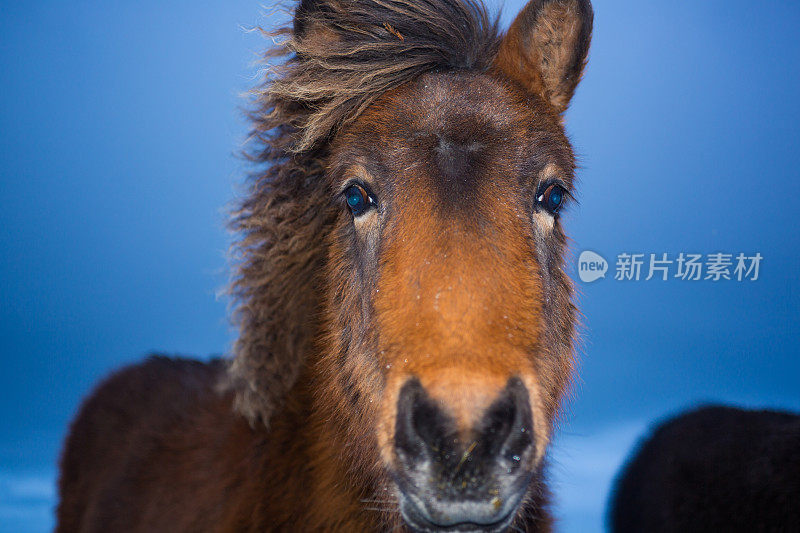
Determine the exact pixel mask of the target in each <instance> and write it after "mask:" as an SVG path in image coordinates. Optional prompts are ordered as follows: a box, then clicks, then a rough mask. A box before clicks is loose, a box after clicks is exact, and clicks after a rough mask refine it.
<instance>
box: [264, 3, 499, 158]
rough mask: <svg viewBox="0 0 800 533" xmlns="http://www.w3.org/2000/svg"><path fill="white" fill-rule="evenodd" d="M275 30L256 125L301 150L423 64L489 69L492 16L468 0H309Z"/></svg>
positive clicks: (494, 41)
mask: <svg viewBox="0 0 800 533" xmlns="http://www.w3.org/2000/svg"><path fill="white" fill-rule="evenodd" d="M272 35H273V36H275V37H278V38H281V37H282V38H283V39H284V40H283V41H282V42H280V44H278V45H276V46H275V47H274V48H273V49H271V50H270V51H268V52H267V60H268V61H269V60H270V59H272V58H275V57H284V58H285V61H284V62H283V64H281V65H278V66H276V67H273V68H271V69H270V70H271V72H272V75H271V76H270V77H269V79H267V80H266V83H265V84H264V85H263V86H262V88H261V89H260V90H259V91H257V93H256V108H257V109H256V112H255V113H254V114H253V118H254V127H255V128H254V129H255V132H254V133H255V134H256V135H257V136H259V137H263V136H272V139H271V140H270V141H269V143H270V144H275V142H276V141H280V144H281V146H282V148H283V149H285V150H288V151H293V152H302V151H306V150H310V149H313V148H314V147H318V146H320V145H322V144H324V143H325V141H327V140H329V139H330V138H331V136H332V135H334V134H335V133H336V132H337V131H338V129H339V128H341V127H342V126H343V125H344V124H347V123H349V122H351V121H352V120H353V119H355V118H356V117H357V116H358V115H359V114H360V113H361V112H362V111H363V110H364V109H365V108H366V107H367V106H368V105H369V104H370V103H372V102H373V101H374V100H375V98H377V97H378V96H380V95H381V94H382V93H384V92H385V91H387V90H390V89H393V88H395V87H398V86H399V85H401V84H403V83H404V82H406V81H408V80H410V79H412V78H414V77H416V76H418V75H419V74H421V73H424V72H427V71H431V70H434V69H462V68H463V69H475V70H485V69H487V68H488V67H489V66H490V63H491V61H492V60H493V58H494V56H495V54H496V50H497V46H498V23H497V18H496V17H490V16H489V14H488V13H487V10H486V8H485V6H484V5H483V4H482V3H481V2H480V1H475V0H431V1H428V2H416V1H409V0H322V1H316V2H310V1H309V0H306V1H304V2H302V3H301V5H300V6H299V7H298V9H297V14H296V18H295V24H294V27H293V28H283V29H280V30H278V31H276V32H274V33H273V34H272ZM287 124H289V125H291V127H289V128H286V127H285V125H287ZM276 129H280V132H279V133H278V136H277V138H276V137H275V133H274V132H275V130H276Z"/></svg>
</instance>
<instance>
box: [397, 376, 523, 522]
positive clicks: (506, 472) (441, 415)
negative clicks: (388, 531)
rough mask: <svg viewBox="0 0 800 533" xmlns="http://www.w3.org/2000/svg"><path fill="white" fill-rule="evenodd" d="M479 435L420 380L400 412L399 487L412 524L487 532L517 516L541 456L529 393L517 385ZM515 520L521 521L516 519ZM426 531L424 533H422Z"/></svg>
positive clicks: (488, 415) (481, 420) (403, 397)
mask: <svg viewBox="0 0 800 533" xmlns="http://www.w3.org/2000/svg"><path fill="white" fill-rule="evenodd" d="M477 420H478V422H477V423H476V424H475V426H474V427H472V428H459V427H457V425H456V422H455V420H454V418H453V417H452V416H451V415H450V414H449V413H448V411H447V406H446V405H443V404H441V403H439V402H436V401H434V400H433V399H432V398H431V397H430V396H429V395H428V394H427V392H426V391H425V389H424V388H423V387H422V385H421V384H420V382H419V381H418V380H416V379H411V380H409V381H408V382H407V383H405V384H404V385H403V388H402V389H401V391H400V397H399V400H398V405H397V421H396V430H395V451H396V454H397V463H398V469H397V470H398V472H397V476H396V477H397V479H398V485H399V487H400V491H401V493H402V495H403V496H404V498H403V499H402V502H401V503H402V505H401V508H402V510H403V511H404V515H406V519H407V520H408V521H409V522H412V525H413V523H414V522H415V521H416V522H421V523H423V525H426V526H430V525H431V524H433V525H435V526H439V527H444V526H453V525H457V524H473V525H477V526H486V525H488V524H494V523H496V522H503V521H504V520H505V519H506V517H507V516H508V515H510V514H511V515H513V511H515V510H516V507H517V505H518V504H519V500H520V499H521V498H522V495H523V494H524V492H525V489H526V488H527V484H528V482H529V480H530V475H531V469H532V465H531V463H532V457H533V455H534V441H533V427H532V425H533V422H532V416H531V408H530V402H529V400H528V392H527V389H526V388H525V385H524V384H523V383H522V381H521V380H520V379H519V378H511V379H509V381H508V384H507V385H506V387H505V388H504V389H503V390H502V391H501V393H500V394H499V396H498V397H497V398H496V399H495V400H494V401H493V402H492V403H491V405H490V406H489V408H488V409H486V410H485V411H484V412H483V413H482V414H481V415H479V416H478V417H477ZM512 518H513V516H512ZM421 529H424V527H422V528H421Z"/></svg>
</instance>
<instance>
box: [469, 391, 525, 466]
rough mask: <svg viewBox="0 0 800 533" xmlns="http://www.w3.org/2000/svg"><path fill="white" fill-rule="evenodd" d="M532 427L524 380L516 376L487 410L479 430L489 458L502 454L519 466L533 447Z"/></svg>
mask: <svg viewBox="0 0 800 533" xmlns="http://www.w3.org/2000/svg"><path fill="white" fill-rule="evenodd" d="M531 424H532V417H531V407H530V401H529V400H528V391H527V389H526V388H525V385H524V384H523V383H522V380H520V379H519V378H516V377H514V378H511V379H509V380H508V384H507V385H506V388H505V389H503V391H502V392H501V393H500V397H499V398H497V399H496V400H495V401H494V402H493V403H492V405H491V406H490V407H489V409H488V410H487V411H486V414H485V415H484V417H483V419H482V421H481V423H480V425H479V431H480V434H481V439H482V441H483V442H484V445H485V446H486V448H487V451H488V453H489V455H491V456H493V457H494V456H498V455H500V454H503V455H504V456H507V457H508V458H510V459H511V460H512V461H513V462H516V463H518V462H520V461H521V458H522V456H523V455H524V453H525V452H526V451H527V450H528V448H530V447H531V446H532V445H533V435H532V433H533V432H532V428H531Z"/></svg>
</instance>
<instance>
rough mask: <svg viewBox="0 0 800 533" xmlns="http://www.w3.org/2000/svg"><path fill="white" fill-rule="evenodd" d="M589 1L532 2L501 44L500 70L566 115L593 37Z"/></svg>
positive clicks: (496, 64) (498, 59)
mask: <svg viewBox="0 0 800 533" xmlns="http://www.w3.org/2000/svg"><path fill="white" fill-rule="evenodd" d="M592 19H593V13H592V5H591V3H590V1H589V0H530V2H528V4H527V5H526V6H525V7H524V8H523V9H522V11H521V12H520V13H519V15H517V18H516V19H514V22H513V23H512V24H511V27H510V28H509V30H508V33H507V34H506V35H505V36H504V37H503V39H502V41H501V42H500V48H499V50H498V54H497V58H496V59H495V67H496V68H498V69H499V70H500V71H501V72H502V73H503V74H505V75H506V76H508V77H509V78H511V79H513V80H514V81H516V82H518V83H520V84H521V85H522V86H523V87H525V89H527V90H528V91H530V92H532V93H535V94H538V95H540V96H542V97H543V98H544V99H545V101H547V102H550V104H551V105H552V106H553V108H554V109H555V110H556V112H558V113H559V114H560V113H563V112H564V111H565V110H566V109H567V106H568V105H569V101H570V99H571V98H572V94H573V93H574V92H575V87H576V86H577V85H578V82H579V81H580V78H581V74H582V72H583V67H584V65H585V64H586V54H587V53H588V51H589V42H590V41H591V38H592Z"/></svg>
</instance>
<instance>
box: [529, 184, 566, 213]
mask: <svg viewBox="0 0 800 533" xmlns="http://www.w3.org/2000/svg"><path fill="white" fill-rule="evenodd" d="M566 194H567V191H566V190H565V189H564V187H562V186H561V185H557V184H555V183H552V184H550V185H549V186H548V187H547V188H546V189H545V190H544V192H543V193H541V194H540V195H539V196H538V197H537V198H536V201H537V202H538V203H539V205H541V206H542V207H543V208H544V209H546V210H547V211H548V212H549V213H550V214H552V215H555V214H556V213H558V210H559V209H561V206H562V205H564V196H566Z"/></svg>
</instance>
